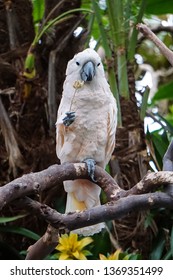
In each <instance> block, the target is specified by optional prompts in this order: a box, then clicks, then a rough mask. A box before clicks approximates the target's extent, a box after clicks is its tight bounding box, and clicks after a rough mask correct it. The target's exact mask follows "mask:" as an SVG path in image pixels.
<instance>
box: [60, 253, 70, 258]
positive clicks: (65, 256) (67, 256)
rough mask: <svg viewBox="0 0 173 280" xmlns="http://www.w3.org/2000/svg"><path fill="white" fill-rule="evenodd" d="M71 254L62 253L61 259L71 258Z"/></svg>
mask: <svg viewBox="0 0 173 280" xmlns="http://www.w3.org/2000/svg"><path fill="white" fill-rule="evenodd" d="M69 257H70V256H69V255H68V254H66V253H62V254H61V255H60V256H59V260H69Z"/></svg>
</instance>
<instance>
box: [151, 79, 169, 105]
mask: <svg viewBox="0 0 173 280" xmlns="http://www.w3.org/2000/svg"><path fill="white" fill-rule="evenodd" d="M161 99H173V82H170V83H168V84H165V85H163V86H160V87H159V89H158V91H157V92H156V94H155V95H154V97H153V99H152V101H153V102H154V101H157V100H161Z"/></svg>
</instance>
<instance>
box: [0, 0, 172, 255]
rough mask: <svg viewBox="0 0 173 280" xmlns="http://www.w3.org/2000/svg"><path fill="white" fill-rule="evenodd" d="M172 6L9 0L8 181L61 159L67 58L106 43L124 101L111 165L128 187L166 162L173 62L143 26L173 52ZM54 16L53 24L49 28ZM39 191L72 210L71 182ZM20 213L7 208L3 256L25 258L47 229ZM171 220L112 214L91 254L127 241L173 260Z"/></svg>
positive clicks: (5, 48) (1, 91)
mask: <svg viewBox="0 0 173 280" xmlns="http://www.w3.org/2000/svg"><path fill="white" fill-rule="evenodd" d="M79 8H80V9H81V10H76V9H79ZM74 9H75V10H74ZM71 10H74V11H73V12H70V13H69V11H71ZM91 11H93V12H91ZM172 14H173V7H172V5H171V4H170V1H168V0H164V1H163V0H150V1H149V0H148V1H147V0H142V1H140V0H132V1H127V0H123V1H118V0H112V1H109V0H107V1H86V0H83V1H80V0H73V1H68V0H64V1H63V0H61V1H57V0H52V1H48V0H46V1H41V0H38V1H37V0H35V1H34V0H33V1H29V0H27V1H24V0H16V1H5V0H4V1H3V0H1V1H0V185H2V186H3V185H4V184H5V183H7V182H9V181H11V180H13V179H14V178H16V177H19V176H21V175H22V174H24V173H29V172H35V171H39V170H43V169H44V168H46V167H48V166H50V165H51V164H54V163H57V162H58V159H57V158H56V154H55V126H54V123H55V120H56V111H57V108H58V105H59V102H60V99H61V93H62V85H63V81H64V78H65V69H66V65H67V62H68V60H69V59H71V58H72V57H73V55H74V54H75V53H77V52H78V51H80V50H82V49H84V48H86V47H88V46H92V47H93V46H94V47H95V48H96V49H97V50H98V51H99V52H100V54H101V55H102V54H103V52H102V48H104V51H105V55H104V54H103V56H104V65H105V70H106V73H107V77H108V80H109V83H110V86H111V89H112V91H113V93H114V95H115V96H116V98H117V102H118V104H119V119H118V120H119V128H118V130H117V136H116V137H117V144H116V148H115V152H114V154H113V157H112V160H111V162H110V164H109V166H108V168H107V170H108V171H109V172H110V173H111V175H112V176H114V177H115V178H116V179H117V181H118V183H119V185H120V186H121V187H122V188H124V189H129V188H131V187H132V186H133V185H135V184H136V183H137V182H138V181H139V180H140V179H141V178H142V177H143V176H144V175H145V174H146V172H147V170H148V169H151V170H162V158H163V155H164V153H165V151H166V149H167V147H168V144H169V142H170V141H171V139H172V134H173V103H172V99H173V94H172V91H173V82H172V73H173V70H172V67H171V66H170V64H169V62H168V61H167V60H166V58H165V57H164V56H163V55H162V54H161V53H160V52H159V50H158V49H157V47H156V46H155V45H154V44H153V43H152V42H151V41H149V40H146V39H145V38H144V37H143V36H142V35H140V34H138V32H137V30H136V27H135V26H136V24H137V23H138V22H144V23H146V24H147V25H149V26H150V28H151V29H152V30H153V31H154V32H155V33H156V34H157V36H158V37H159V38H160V39H161V40H162V41H163V42H164V43H165V44H166V45H167V46H168V47H169V48H170V49H171V50H173V38H172V35H173V16H172ZM62 15H63V17H62ZM59 16H61V18H59ZM52 20H55V21H52ZM46 24H48V25H50V28H49V29H47V30H46V31H44V28H45V26H46ZM79 27H80V28H79ZM40 30H43V31H44V32H43V35H42V36H41V37H39V36H38V35H39V34H40V33H39V32H40ZM34 198H35V199H38V200H39V201H41V202H44V203H47V204H49V205H51V206H52V207H55V208H56V209H57V210H58V211H60V212H63V211H64V203H65V194H64V191H63V186H58V188H57V189H55V190H53V191H52V193H44V194H42V196H41V197H34ZM102 201H103V202H105V197H104V194H103V195H102ZM18 214H19V213H18V210H17V207H15V208H14V207H6V208H5V209H4V210H3V211H2V212H1V217H2V218H0V223H1V227H0V258H1V259H12V258H14V259H16V258H23V256H24V251H25V250H26V248H27V247H28V246H29V245H30V244H32V243H33V242H34V240H36V239H38V237H39V236H40V235H42V234H43V233H44V231H45V229H46V224H45V223H44V222H43V221H42V220H40V219H39V217H33V216H31V215H29V214H28V213H25V211H24V212H23V213H20V214H21V215H22V214H23V215H24V216H20V217H19V216H16V215H18ZM12 216H16V217H15V218H13V220H8V219H6V217H12ZM172 218H173V216H172V211H170V210H166V209H157V210H152V211H147V212H146V213H129V216H128V217H126V218H125V219H122V220H118V221H113V222H109V223H108V224H107V230H106V231H104V232H103V233H101V234H99V235H96V236H94V243H93V244H94V245H93V244H91V245H90V246H91V251H92V254H93V255H92V256H91V257H90V258H93V259H97V258H98V256H99V253H101V254H105V255H106V254H107V253H112V252H114V251H115V250H116V249H117V248H119V247H121V248H122V249H123V250H124V251H127V250H128V252H134V253H136V256H138V254H140V255H141V258H143V259H145V258H147V259H172V256H173V229H172ZM14 220H15V221H14Z"/></svg>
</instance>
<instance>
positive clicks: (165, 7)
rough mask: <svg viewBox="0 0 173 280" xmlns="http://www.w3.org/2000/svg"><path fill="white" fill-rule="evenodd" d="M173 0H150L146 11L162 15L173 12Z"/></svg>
mask: <svg viewBox="0 0 173 280" xmlns="http://www.w3.org/2000/svg"><path fill="white" fill-rule="evenodd" d="M171 2H172V1H171V0H148V1H147V6H146V10H145V12H146V13H147V14H154V15H162V14H171V13H173V5H172V3H171Z"/></svg>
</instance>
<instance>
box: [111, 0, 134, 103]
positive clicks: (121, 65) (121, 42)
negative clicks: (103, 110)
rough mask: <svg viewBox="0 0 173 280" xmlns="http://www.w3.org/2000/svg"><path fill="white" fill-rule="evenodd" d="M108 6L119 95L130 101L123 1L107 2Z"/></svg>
mask: <svg viewBox="0 0 173 280" xmlns="http://www.w3.org/2000/svg"><path fill="white" fill-rule="evenodd" d="M107 5H108V14H109V18H110V22H111V27H112V29H113V30H112V34H113V43H114V48H115V53H116V54H117V67H118V86H119V93H120V95H121V96H123V97H125V98H127V99H129V86H128V76H127V60H126V48H125V45H126V44H125V23H124V15H123V12H124V11H123V9H124V7H123V1H119V0H107Z"/></svg>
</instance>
